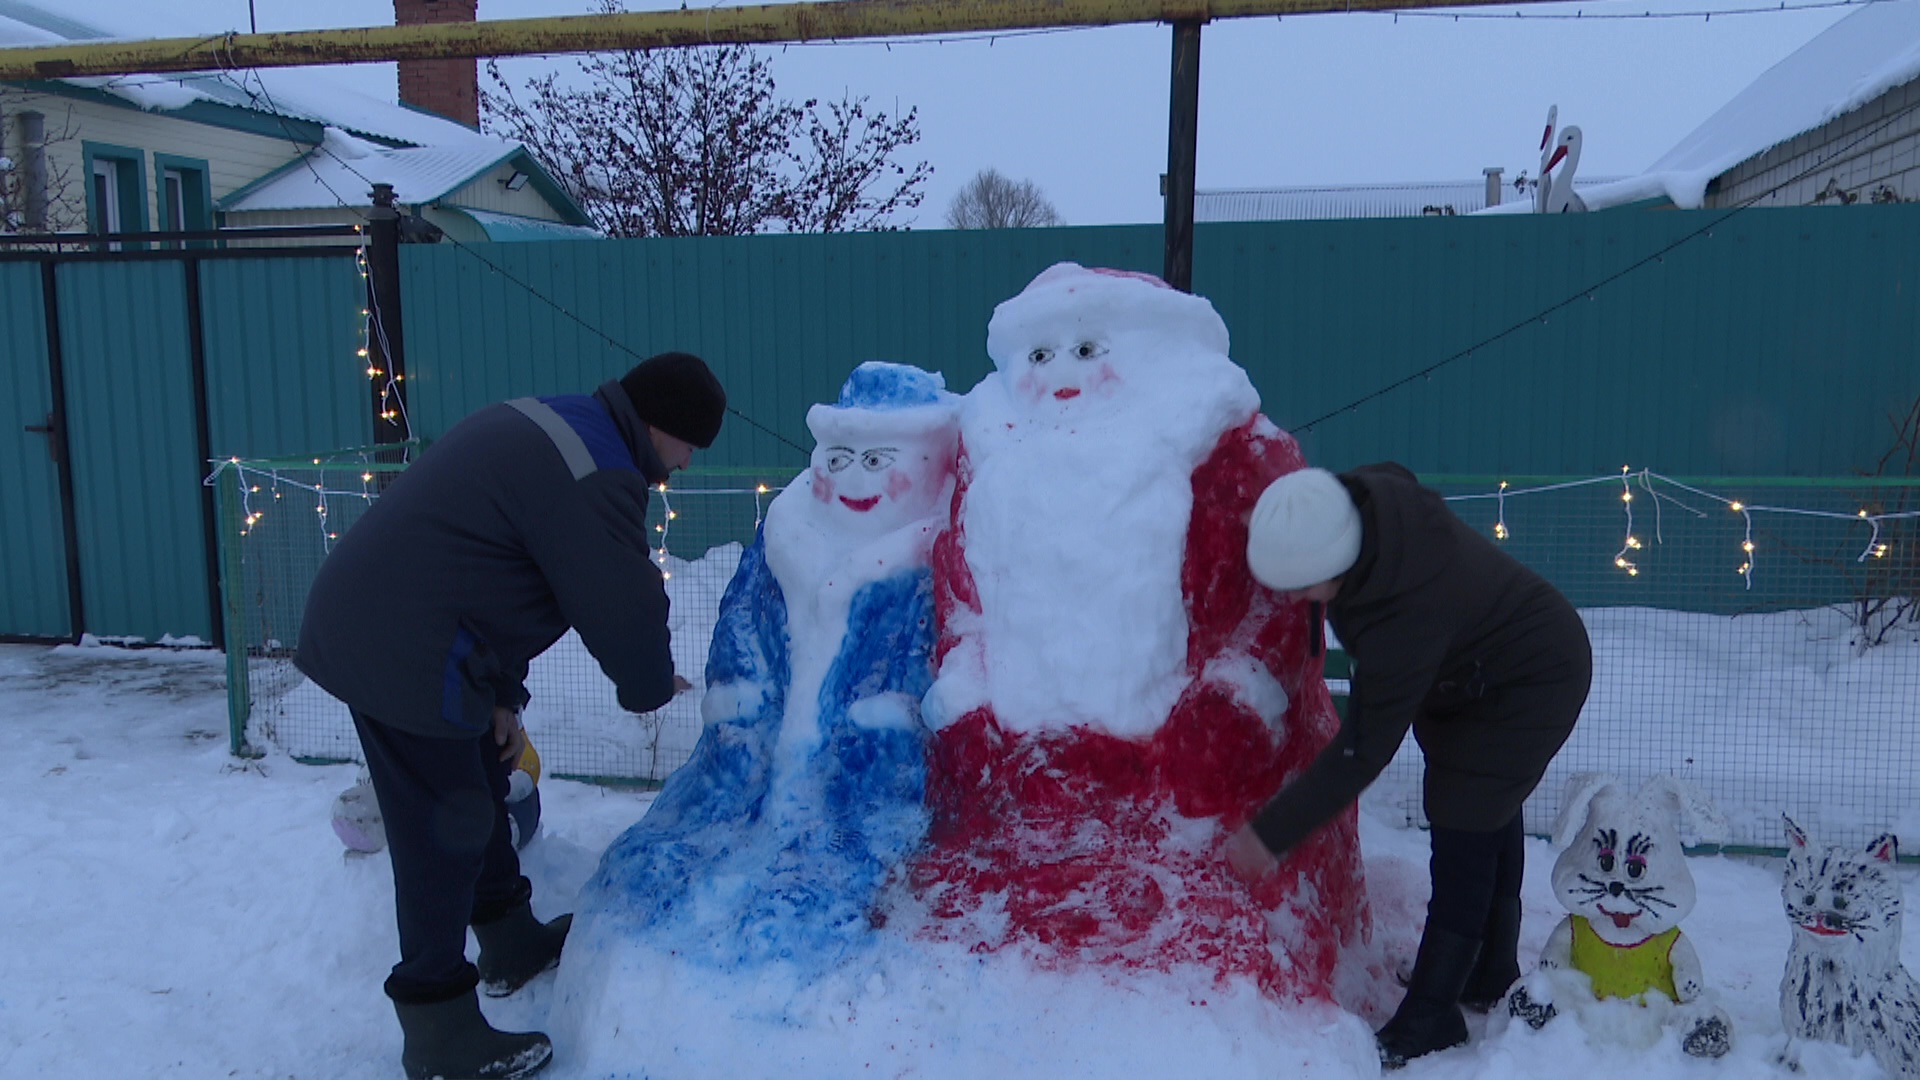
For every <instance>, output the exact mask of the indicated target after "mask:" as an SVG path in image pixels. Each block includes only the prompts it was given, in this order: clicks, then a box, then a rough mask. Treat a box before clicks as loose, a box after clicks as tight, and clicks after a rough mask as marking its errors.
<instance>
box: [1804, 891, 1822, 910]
mask: <svg viewBox="0 0 1920 1080" xmlns="http://www.w3.org/2000/svg"><path fill="white" fill-rule="evenodd" d="M1819 902H1820V898H1819V897H1817V896H1815V895H1813V894H1812V893H1808V894H1807V896H1806V904H1807V906H1808V907H1813V906H1814V905H1815V904H1818V903H1819Z"/></svg>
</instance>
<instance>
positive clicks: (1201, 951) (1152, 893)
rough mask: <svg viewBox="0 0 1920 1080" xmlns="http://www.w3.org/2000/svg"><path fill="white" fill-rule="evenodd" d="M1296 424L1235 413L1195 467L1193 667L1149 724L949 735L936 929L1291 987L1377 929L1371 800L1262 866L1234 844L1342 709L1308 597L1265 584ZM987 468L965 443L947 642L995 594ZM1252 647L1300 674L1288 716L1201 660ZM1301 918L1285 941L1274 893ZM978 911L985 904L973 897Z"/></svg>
mask: <svg viewBox="0 0 1920 1080" xmlns="http://www.w3.org/2000/svg"><path fill="white" fill-rule="evenodd" d="M1304 464H1305V461H1304V459H1303V458H1302V457H1301V455H1300V451H1299V448H1298V446H1297V444H1295V443H1294V441H1293V440H1292V439H1291V438H1290V437H1288V436H1285V435H1261V434H1256V433H1255V431H1254V425H1253V423H1252V422H1249V423H1248V424H1247V425H1245V426H1243V427H1241V428H1239V429H1237V430H1235V431H1232V432H1229V433H1228V434H1227V435H1225V436H1224V437H1223V438H1222V439H1221V441H1220V443H1219V444H1218V445H1217V446H1216V448H1215V450H1214V453H1213V454H1212V455H1211V456H1210V457H1209V458H1208V459H1207V461H1206V462H1204V463H1203V464H1202V465H1201V466H1200V467H1199V468H1198V469H1196V470H1195V471H1194V474H1193V496H1194V497H1193V506H1194V516H1193V519H1192V521H1191V522H1190V523H1189V527H1188V531H1187V550H1186V554H1185V560H1184V563H1183V566H1182V571H1181V584H1182V590H1183V593H1184V595H1185V597H1186V606H1187V616H1188V623H1189V626H1188V654H1187V670H1188V674H1189V676H1190V677H1192V678H1193V679H1194V681H1193V682H1192V683H1190V684H1189V685H1188V687H1187V689H1186V691H1185V693H1184V694H1183V695H1182V696H1181V698H1180V700H1179V701H1178V702H1177V703H1176V704H1175V706H1174V707H1173V710H1172V711H1171V713H1170V714H1169V716H1168V718H1167V720H1166V722H1165V724H1164V725H1163V726H1162V727H1161V728H1160V730H1159V731H1157V732H1156V733H1155V734H1154V735H1153V736H1152V737H1151V738H1148V739H1139V740H1129V739H1120V738H1115V737H1113V736H1111V735H1106V734H1102V733H1099V732H1095V731H1092V730H1088V729H1085V728H1075V729H1072V730H1070V731H1067V732H1053V733H1047V734H1043V735H1037V736H1026V735H1009V734H1007V733H1006V732H1004V731H1003V730H1001V728H1000V727H999V725H998V724H997V723H996V722H995V720H994V716H993V713H992V710H991V708H990V707H989V708H983V709H978V710H975V711H974V712H971V713H969V714H967V715H966V716H964V717H961V718H960V719H959V720H958V721H957V722H956V723H954V724H952V725H951V726H949V727H947V728H946V729H944V730H942V731H941V732H940V733H939V735H938V736H936V738H935V739H934V743H933V749H932V756H933V760H932V766H933V767H932V769H931V770H930V772H931V775H930V776H929V779H928V800H929V803H930V805H931V809H932V812H933V827H932V831H931V833H930V835H929V838H928V843H927V847H926V849H925V850H924V852H923V853H922V855H921V856H920V857H918V858H917V859H916V860H915V862H914V864H913V866H912V868H911V881H912V883H913V885H914V887H915V888H916V889H917V890H918V891H919V892H920V893H921V895H922V896H924V897H925V898H926V899H927V901H928V903H929V906H930V908H931V909H932V910H933V911H934V913H935V914H936V915H938V916H940V917H942V919H943V920H944V921H943V922H941V923H939V924H936V925H935V926H934V927H933V928H932V929H931V930H930V931H929V932H930V933H932V934H934V935H936V936H938V937H941V938H943V939H947V940H954V941H961V942H965V943H968V944H970V946H971V947H972V948H973V949H974V950H975V951H980V952H984V951H992V950H997V949H1001V948H1004V947H1007V946H1011V945H1026V946H1028V947H1037V951H1038V954H1039V956H1040V957H1041V959H1042V962H1043V963H1051V964H1056V965H1061V966H1064V965H1068V964H1073V963H1093V964H1103V965H1115V966H1120V967H1125V968H1134V969H1141V968H1145V969H1155V970H1168V969H1170V968H1172V967H1174V966H1176V965H1187V964H1198V965H1202V966H1205V967H1208V968H1211V969H1212V970H1213V971H1214V972H1215V973H1216V975H1217V976H1218V977H1219V978H1223V979H1224V978H1226V977H1228V976H1233V975H1240V976H1246V977H1248V978H1251V979H1253V980H1254V981H1256V982H1257V983H1258V984H1259V985H1260V986H1261V987H1262V988H1263V989H1264V990H1265V991H1266V992H1267V993H1268V994H1270V995H1272V996H1275V997H1278V998H1306V997H1317V998H1328V997H1331V992H1332V975H1333V967H1334V963H1335V961H1336V960H1337V959H1338V953H1339V949H1340V946H1341V944H1342V943H1343V942H1352V941H1355V940H1357V938H1358V936H1359V935H1363V934H1365V933H1366V932H1367V929H1368V923H1369V916H1368V912H1367V900H1366V889H1365V884H1364V881H1363V879H1362V876H1361V867H1360V853H1359V843H1358V830H1357V818H1356V812H1355V810H1354V809H1353V808H1349V809H1348V810H1346V811H1345V812H1343V813H1342V814H1341V815H1339V816H1338V817H1337V818H1335V819H1334V821H1333V822H1332V823H1330V824H1329V825H1328V826H1327V827H1326V828H1324V829H1322V830H1321V831H1320V832H1319V833H1318V834H1316V835H1315V836H1314V837H1313V838H1311V839H1310V840H1308V841H1307V842H1306V843H1304V844H1302V845H1301V846H1300V847H1299V848H1297V849H1295V850H1294V851H1292V852H1289V853H1288V854H1287V855H1286V856H1285V857H1284V858H1283V859H1282V860H1281V864H1280V868H1279V870H1278V871H1276V872H1275V873H1274V874H1272V875H1271V876H1269V877H1268V878H1267V879H1265V880H1264V881H1262V882H1261V883H1260V884H1259V886H1258V887H1249V886H1247V885H1245V884H1243V883H1242V882H1241V881H1240V880H1239V879H1238V878H1236V877H1234V876H1233V875H1232V873H1231V872H1230V871H1229V870H1228V868H1227V864H1226V860H1225V858H1224V857H1223V855H1222V853H1221V849H1222V845H1223V844H1224V843H1225V840H1226V837H1227V835H1228V833H1229V831H1230V830H1232V829H1235V828H1238V827H1239V826H1240V825H1241V824H1243V823H1244V822H1245V821H1246V820H1247V819H1248V818H1250V817H1251V816H1252V815H1253V814H1254V812H1256V811H1257V810H1258V809H1259V808H1260V806H1261V805H1262V804H1263V803H1264V801H1265V800H1266V799H1267V798H1269V797H1270V796H1271V795H1272V794H1273V793H1274V792H1275V791H1277V790H1279V788H1280V785H1281V784H1282V783H1283V782H1284V781H1285V780H1287V779H1288V778H1290V777H1291V776H1293V775H1295V774H1297V773H1299V772H1300V771H1301V770H1302V769H1304V768H1305V767H1306V765H1307V763H1308V762H1310V761H1311V760H1312V759H1313V756H1314V755H1315V754H1316V753H1318V752H1319V750H1320V748H1321V747H1322V746H1324V745H1325V744H1326V743H1327V742H1328V741H1329V740H1330V739H1331V738H1332V736H1333V734H1334V732H1335V731H1336V730H1337V729H1338V726H1339V721H1338V718H1337V716H1336V715H1335V713H1334V711H1333V704H1332V700H1331V698H1330V697H1329V695H1328V694H1327V690H1326V685H1325V683H1324V682H1323V681H1322V680H1321V678H1320V674H1321V665H1322V658H1320V657H1315V656H1309V655H1308V651H1309V645H1308V642H1309V637H1310V635H1309V627H1308V626H1307V618H1306V606H1305V605H1304V604H1290V603H1285V602H1282V601H1281V600H1280V598H1279V597H1278V596H1276V595H1275V594H1274V593H1272V592H1270V591H1268V590H1266V589H1262V588H1260V587H1258V586H1257V585H1256V584H1255V583H1254V582H1253V580H1252V578H1251V576H1250V575H1249V573H1248V571H1247V568H1246V554H1245V553H1246V539H1247V517H1248V514H1249V513H1250V512H1251V510H1252V508H1253V504H1254V502H1255V501H1256V500H1257V499H1258V498H1259V495H1260V492H1261V491H1263V490H1265V488H1266V485H1267V484H1268V483H1270V482H1271V481H1272V480H1273V479H1274V478H1275V477H1277V476H1279V475H1281V474H1283V473H1286V472H1291V471H1293V470H1295V469H1299V468H1301V467H1303V466H1304ZM969 474H970V469H969V465H968V460H967V455H966V450H965V447H964V446H962V448H961V451H960V459H959V468H958V474H957V483H956V485H955V491H954V504H953V508H954V514H953V522H954V524H953V527H952V528H951V529H950V530H949V531H948V532H947V533H945V534H944V535H942V536H941V537H940V539H939V541H938V542H937V543H936V544H935V546H934V552H933V573H934V588H935V611H936V615H937V618H938V620H939V625H940V637H939V642H938V645H937V655H938V656H940V657H942V658H944V657H945V656H946V655H948V653H950V652H951V651H952V649H953V648H954V646H955V645H957V644H958V643H959V640H960V637H959V634H960V633H961V632H962V629H956V628H957V627H961V628H964V627H965V625H966V624H968V623H970V622H971V620H967V619H965V618H964V617H963V616H964V615H965V614H966V613H967V611H968V610H971V611H974V612H977V611H979V607H980V600H979V594H978V591H977V590H976V589H975V587H974V582H973V579H972V575H971V572H970V571H969V569H968V566H967V562H966V556H965V545H966V535H965V523H964V519H963V518H962V514H961V511H962V508H963V506H964V500H965V495H966V488H967V481H968V479H969ZM1249 656H1250V657H1253V658H1254V659H1256V660H1257V661H1258V662H1260V663H1261V664H1263V665H1264V666H1265V667H1266V668H1267V670H1268V671H1269V672H1270V673H1271V674H1272V675H1273V676H1274V677H1275V678H1276V679H1277V680H1278V681H1279V683H1280V684H1281V686H1282V687H1283V688H1284V689H1285V690H1286V692H1287V695H1288V700H1289V705H1288V708H1287V711H1286V713H1285V715H1284V716H1282V717H1280V718H1279V719H1278V722H1277V723H1276V724H1273V725H1269V724H1268V722H1267V721H1266V720H1264V719H1262V718H1261V717H1260V716H1259V715H1257V714H1256V713H1255V712H1254V711H1253V710H1252V709H1251V708H1249V707H1248V706H1247V705H1246V704H1245V703H1243V702H1242V701H1241V700H1239V698H1238V697H1237V696H1236V695H1235V694H1234V693H1233V691H1232V688H1231V687H1229V686H1227V685H1224V684H1221V683H1218V682H1209V681H1206V680H1204V679H1203V678H1202V676H1203V674H1204V673H1205V672H1206V670H1207V667H1208V665H1209V664H1210V663H1212V662H1213V661H1216V660H1220V659H1222V658H1226V659H1228V660H1232V659H1234V658H1240V657H1249ZM1270 912H1282V913H1285V914H1286V915H1287V916H1288V917H1287V918H1284V919H1280V920H1276V921H1277V922H1278V923H1279V924H1280V925H1283V926H1291V927H1294V928H1296V929H1295V932H1293V933H1291V934H1289V935H1288V936H1286V937H1285V938H1283V939H1280V940H1270V930H1269V925H1270V922H1269V913H1270ZM976 915H978V916H979V917H978V918H976V917H975V916H976Z"/></svg>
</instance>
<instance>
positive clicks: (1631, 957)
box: [1572, 915, 1680, 1001]
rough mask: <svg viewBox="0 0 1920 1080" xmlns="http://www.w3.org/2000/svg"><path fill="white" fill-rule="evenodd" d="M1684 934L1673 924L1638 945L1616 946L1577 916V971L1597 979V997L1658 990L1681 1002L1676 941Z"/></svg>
mask: <svg viewBox="0 0 1920 1080" xmlns="http://www.w3.org/2000/svg"><path fill="white" fill-rule="evenodd" d="M1679 937H1680V928H1679V927H1677V926H1676V927H1673V928H1671V929H1669V930H1666V931H1664V932H1662V933H1658V934H1655V935H1653V936H1652V937H1650V938H1648V939H1646V940H1645V941H1642V942H1641V943H1640V944H1638V945H1612V944H1609V943H1608V942H1607V941H1606V940H1605V939H1603V938H1601V936H1600V935H1599V934H1596V933H1594V932H1593V927H1592V926H1591V925H1590V924H1589V923H1588V922H1587V920H1586V919H1585V918H1584V917H1582V916H1579V915H1575V916H1573V949H1572V953H1573V956H1572V963H1573V969H1574V970H1575V971H1581V972H1585V973H1586V974H1587V976H1588V977H1590V978H1591V979H1593V996H1594V997H1597V998H1630V997H1638V996H1640V995H1641V994H1644V993H1646V992H1647V991H1649V990H1658V991H1660V992H1661V993H1663V994H1665V995H1667V999H1668V1000H1669V1001H1678V1000H1679V998H1680V995H1679V994H1678V993H1677V992H1676V991H1675V990H1674V986H1673V957H1672V953H1673V943H1674V942H1675V941H1676V940H1678V939H1679Z"/></svg>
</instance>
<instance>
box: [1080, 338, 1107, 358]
mask: <svg viewBox="0 0 1920 1080" xmlns="http://www.w3.org/2000/svg"><path fill="white" fill-rule="evenodd" d="M1073 355H1074V356H1076V357H1079V358H1080V359H1082V360H1094V359H1097V358H1099V357H1102V356H1105V355H1107V347H1106V346H1105V345H1102V344H1100V343H1099V342H1097V341H1083V342H1081V343H1080V344H1078V345H1075V346H1074V347H1073Z"/></svg>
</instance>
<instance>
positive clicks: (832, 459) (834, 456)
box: [827, 446, 853, 472]
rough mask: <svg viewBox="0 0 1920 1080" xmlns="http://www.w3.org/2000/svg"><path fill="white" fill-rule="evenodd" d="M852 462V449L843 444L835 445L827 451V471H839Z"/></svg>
mask: <svg viewBox="0 0 1920 1080" xmlns="http://www.w3.org/2000/svg"><path fill="white" fill-rule="evenodd" d="M851 464H853V451H851V450H849V449H847V448H846V447H844V446H836V447H834V448H833V449H831V450H829V451H827V471H828V472H839V471H840V470H842V469H845V468H846V467H847V466H849V465H851Z"/></svg>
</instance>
